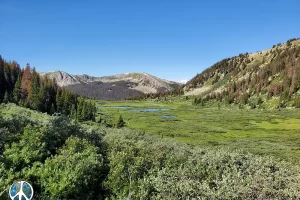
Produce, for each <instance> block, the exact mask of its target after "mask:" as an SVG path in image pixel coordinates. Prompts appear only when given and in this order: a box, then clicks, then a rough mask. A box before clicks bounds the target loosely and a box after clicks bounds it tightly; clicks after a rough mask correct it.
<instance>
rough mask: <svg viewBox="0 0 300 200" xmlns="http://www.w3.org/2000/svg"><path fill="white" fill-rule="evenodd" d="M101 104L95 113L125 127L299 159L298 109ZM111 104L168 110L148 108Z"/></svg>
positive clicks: (199, 143) (200, 143) (179, 103)
mask: <svg viewBox="0 0 300 200" xmlns="http://www.w3.org/2000/svg"><path fill="white" fill-rule="evenodd" d="M101 106H103V107H100V108H99V111H98V114H99V116H101V117H102V118H105V119H108V121H109V118H110V119H111V121H112V120H114V119H116V118H117V117H118V116H119V115H122V117H123V118H124V120H125V122H126V127H127V128H128V129H133V130H136V131H139V132H145V133H150V134H155V135H159V136H160V137H163V138H174V139H175V140H177V141H181V142H184V143H187V144H190V145H196V146H201V147H202V148H203V147H214V148H230V149H239V150H242V151H245V152H250V153H254V154H259V155H270V156H274V157H275V158H279V159H284V160H288V161H292V162H299V161H300V109H282V110H260V109H239V108H238V106H228V105H227V106H225V105H222V106H218V105H217V104H215V105H209V106H194V105H192V103H191V101H190V100H187V101H185V100H177V101H173V102H167V101H166V102H164V101H161V102H154V101H122V102H102V104H101ZM109 106H132V107H134V108H135V107H138V108H166V109H161V110H158V111H157V110H155V111H152V110H150V111H149V110H143V109H128V108H126V107H124V108H122V107H121V108H116V107H113V108H110V107H109ZM112 116H113V117H112Z"/></svg>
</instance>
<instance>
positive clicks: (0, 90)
mask: <svg viewBox="0 0 300 200" xmlns="http://www.w3.org/2000/svg"><path fill="white" fill-rule="evenodd" d="M5 85H6V82H5V75H4V60H3V59H2V57H1V56H0V102H1V100H2V99H3V96H4V93H5Z"/></svg>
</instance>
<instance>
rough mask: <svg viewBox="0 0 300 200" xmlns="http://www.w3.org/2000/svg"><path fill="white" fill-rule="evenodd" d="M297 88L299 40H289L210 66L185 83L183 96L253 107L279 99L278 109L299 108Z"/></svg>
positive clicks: (299, 53) (299, 78) (298, 79)
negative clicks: (286, 107)
mask: <svg viewBox="0 0 300 200" xmlns="http://www.w3.org/2000/svg"><path fill="white" fill-rule="evenodd" d="M299 89H300V40H299V39H291V40H288V41H287V42H286V43H285V44H280V43H279V44H277V45H274V46H273V47H272V48H271V49H268V50H265V51H262V52H257V53H252V54H249V53H245V54H240V55H239V56H236V57H232V58H227V59H224V60H222V61H220V62H218V63H216V64H214V65H213V66H212V67H210V68H208V69H206V70H204V71H203V72H202V73H200V74H198V75H196V76H195V77H194V78H193V79H191V80H190V81H188V82H187V84H186V86H185V95H195V96H199V97H201V98H202V99H204V100H206V101H207V100H211V99H216V100H218V101H223V102H226V103H229V104H230V103H239V104H249V103H251V104H254V105H260V104H262V103H263V102H267V101H269V100H274V99H277V98H279V99H278V100H277V103H278V104H279V106H286V105H287V104H288V103H289V104H290V105H291V106H296V107H300V101H299V100H300V98H299V97H298V90H299ZM201 98H200V101H201ZM291 100H292V101H291ZM200 101H199V100H198V102H200ZM196 102H197V101H196Z"/></svg>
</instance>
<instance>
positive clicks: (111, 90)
mask: <svg viewBox="0 0 300 200" xmlns="http://www.w3.org/2000/svg"><path fill="white" fill-rule="evenodd" d="M41 75H44V76H47V77H48V78H51V79H55V80H56V82H57V84H58V85H59V86H61V87H65V88H66V89H68V90H70V91H73V92H76V93H78V94H81V95H84V96H88V97H93V98H97V99H102V100H123V99H126V98H129V97H132V96H138V95H142V94H147V93H156V92H165V91H171V90H173V89H174V88H176V87H179V86H180V85H181V84H180V83H177V82H174V81H168V80H164V79H160V78H157V77H155V76H153V75H150V74H147V73H125V74H118V75H114V76H104V77H93V76H89V75H86V74H83V75H71V74H68V73H66V72H63V71H55V72H49V73H41Z"/></svg>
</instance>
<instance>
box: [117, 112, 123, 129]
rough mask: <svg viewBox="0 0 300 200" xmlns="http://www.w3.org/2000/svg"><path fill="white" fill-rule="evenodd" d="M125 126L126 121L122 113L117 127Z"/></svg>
mask: <svg viewBox="0 0 300 200" xmlns="http://www.w3.org/2000/svg"><path fill="white" fill-rule="evenodd" d="M124 126H125V122H124V120H123V118H122V115H120V116H119V119H118V121H117V124H116V127H117V128H122V127H124Z"/></svg>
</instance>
